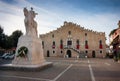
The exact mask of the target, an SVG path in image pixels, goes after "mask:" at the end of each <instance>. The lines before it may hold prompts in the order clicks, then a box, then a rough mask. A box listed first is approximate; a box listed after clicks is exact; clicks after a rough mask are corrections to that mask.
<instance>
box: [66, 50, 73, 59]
mask: <svg viewBox="0 0 120 81" xmlns="http://www.w3.org/2000/svg"><path fill="white" fill-rule="evenodd" d="M66 55H68V58H71V57H72V52H71V50H67V52H66Z"/></svg>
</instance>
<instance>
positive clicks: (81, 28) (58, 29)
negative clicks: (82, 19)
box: [40, 21, 105, 37]
mask: <svg viewBox="0 0 120 81" xmlns="http://www.w3.org/2000/svg"><path fill="white" fill-rule="evenodd" d="M71 26H72V27H76V28H78V29H80V30H82V31H86V32H91V33H94V34H98V35H105V32H97V31H93V30H90V29H86V28H85V27H82V26H80V25H78V24H76V23H73V22H67V21H65V22H64V24H63V25H62V26H60V28H57V29H56V30H53V31H50V32H48V33H46V34H42V35H40V37H44V36H46V35H49V34H51V33H53V32H59V31H60V30H61V29H62V28H64V27H71Z"/></svg>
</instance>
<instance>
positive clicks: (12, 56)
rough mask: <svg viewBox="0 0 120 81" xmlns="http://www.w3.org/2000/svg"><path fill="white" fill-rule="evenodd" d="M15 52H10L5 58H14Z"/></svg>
mask: <svg viewBox="0 0 120 81" xmlns="http://www.w3.org/2000/svg"><path fill="white" fill-rule="evenodd" d="M14 56H15V54H9V55H6V56H5V57H4V59H14Z"/></svg>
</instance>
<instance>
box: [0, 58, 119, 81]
mask: <svg viewBox="0 0 120 81" xmlns="http://www.w3.org/2000/svg"><path fill="white" fill-rule="evenodd" d="M46 60H47V61H51V62H53V63H54V64H53V66H52V67H50V68H47V69H44V70H41V71H37V72H28V71H10V70H7V71H5V70H0V81H120V63H116V62H114V61H113V60H112V59H99V58H95V59H93V58H87V59H86V58H80V59H76V58H46ZM0 61H1V63H2V61H3V60H0ZM6 63H7V62H6Z"/></svg>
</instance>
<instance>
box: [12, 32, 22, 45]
mask: <svg viewBox="0 0 120 81" xmlns="http://www.w3.org/2000/svg"><path fill="white" fill-rule="evenodd" d="M21 35H23V33H22V32H21V31H20V30H16V31H14V32H13V33H12V35H11V36H10V38H11V41H12V43H13V47H17V43H18V39H19V37H20V36H21Z"/></svg>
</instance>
